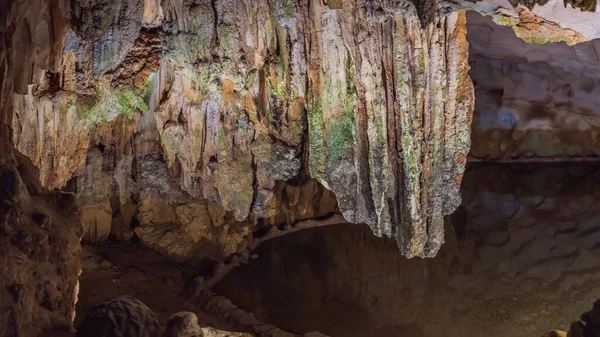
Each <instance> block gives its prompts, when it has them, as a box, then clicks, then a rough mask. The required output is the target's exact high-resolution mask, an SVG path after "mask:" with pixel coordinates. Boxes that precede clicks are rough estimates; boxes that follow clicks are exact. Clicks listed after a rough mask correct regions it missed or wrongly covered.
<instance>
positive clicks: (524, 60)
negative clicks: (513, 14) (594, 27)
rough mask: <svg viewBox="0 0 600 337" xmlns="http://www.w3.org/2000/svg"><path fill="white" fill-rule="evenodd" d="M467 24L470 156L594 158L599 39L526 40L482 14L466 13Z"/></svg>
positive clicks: (501, 158) (599, 78)
mask: <svg viewBox="0 0 600 337" xmlns="http://www.w3.org/2000/svg"><path fill="white" fill-rule="evenodd" d="M467 21H468V25H467V30H468V32H469V33H468V40H469V43H470V55H469V58H470V62H471V67H472V70H471V72H470V75H471V77H472V78H473V81H474V83H475V88H476V97H477V99H476V104H475V112H474V119H473V127H472V147H471V156H473V157H474V158H477V159H486V160H520V159H527V158H555V159H556V158H559V159H560V158H562V159H569V158H587V157H597V156H598V154H599V151H600V148H599V147H598V146H599V144H600V143H599V140H600V139H598V135H597V132H596V129H597V128H598V121H599V120H598V116H599V115H598V113H599V111H600V107H599V105H598V104H599V103H600V101H598V99H597V97H598V83H600V82H599V80H600V72H599V71H600V68H598V62H597V60H598V57H600V54H599V50H600V49H599V48H600V44H599V42H598V41H597V40H592V41H589V42H582V43H578V44H575V45H573V46H569V45H568V44H566V43H559V42H556V43H553V42H549V43H532V41H529V42H530V43H527V42H525V41H523V40H521V39H519V38H518V37H517V36H516V35H515V33H514V32H513V30H512V29H511V27H508V26H501V25H497V24H496V23H494V21H493V20H492V18H490V17H483V16H481V15H479V14H477V13H474V12H469V13H468V14H467ZM525 40H527V39H525ZM533 42H535V41H533ZM541 42H546V41H545V40H542V41H541ZM565 60H569V62H565Z"/></svg>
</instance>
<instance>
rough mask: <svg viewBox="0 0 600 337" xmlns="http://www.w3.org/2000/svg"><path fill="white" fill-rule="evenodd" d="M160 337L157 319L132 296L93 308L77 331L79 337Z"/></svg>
mask: <svg viewBox="0 0 600 337" xmlns="http://www.w3.org/2000/svg"><path fill="white" fill-rule="evenodd" d="M113 336H122V337H159V336H160V325H159V324H158V320H157V319H156V315H155V314H154V312H152V310H151V309H150V308H148V307H147V306H146V305H145V304H144V303H142V302H140V301H139V300H136V299H135V298H133V297H131V296H122V297H119V298H116V299H112V300H108V301H106V302H104V303H101V304H98V305H97V306H95V307H93V308H92V310H90V312H89V313H87V315H86V316H85V318H84V319H83V321H81V323H80V324H79V327H78V328H77V337H113Z"/></svg>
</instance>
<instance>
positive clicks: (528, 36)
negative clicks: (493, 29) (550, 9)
mask: <svg viewBox="0 0 600 337" xmlns="http://www.w3.org/2000/svg"><path fill="white" fill-rule="evenodd" d="M496 13H497V14H495V15H492V17H493V18H494V22H495V23H497V24H499V25H502V26H508V27H510V28H512V29H513V30H514V31H515V34H517V36H518V37H520V38H521V39H522V40H523V41H525V42H527V43H536V44H545V43H557V42H566V43H567V44H568V45H570V46H572V45H575V44H578V43H581V42H585V41H587V39H586V38H585V37H584V36H583V35H581V34H580V33H578V32H576V31H574V30H572V29H568V28H562V27H561V26H560V25H558V24H557V23H555V22H552V21H548V20H547V19H544V18H543V17H541V16H537V15H535V14H534V13H532V12H530V11H529V10H527V9H525V8H521V9H520V10H519V11H518V14H517V15H513V14H512V13H511V12H509V11H503V10H498V11H497V12H496Z"/></svg>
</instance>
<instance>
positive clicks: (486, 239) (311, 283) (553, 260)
mask: <svg viewBox="0 0 600 337" xmlns="http://www.w3.org/2000/svg"><path fill="white" fill-rule="evenodd" d="M599 185H600V164H598V163H565V164H471V165H469V167H468V169H467V172H466V174H465V177H464V182H463V188H462V191H461V193H462V195H463V203H462V205H461V206H460V207H459V209H458V210H457V211H456V212H455V213H454V214H453V215H452V216H449V217H446V243H445V244H444V246H443V248H442V250H441V252H440V254H439V255H438V256H437V257H435V258H433V259H406V258H404V257H402V256H401V255H400V253H399V252H398V249H397V247H396V243H395V241H394V240H391V239H380V238H376V237H375V236H373V235H372V233H371V232H370V231H369V229H368V227H366V226H360V225H335V226H330V227H323V228H318V229H311V230H306V231H300V232H297V233H293V234H290V235H287V236H284V237H280V238H277V239H274V240H271V241H268V242H265V243H264V244H263V245H261V246H260V247H259V248H258V249H257V250H256V253H257V255H258V258H257V259H254V260H251V261H250V263H249V264H248V265H246V266H243V267H240V268H238V269H236V270H235V271H234V272H233V273H231V274H230V275H229V276H227V277H226V278H225V279H224V280H223V281H221V283H220V284H218V285H217V287H216V291H217V292H218V293H220V294H223V295H224V296H226V297H228V298H230V299H231V300H232V301H233V302H234V303H236V304H237V305H238V306H240V307H242V308H243V309H245V310H247V311H251V312H253V313H254V314H255V315H256V316H257V318H259V319H261V320H262V321H265V322H269V323H272V324H274V325H276V326H278V327H280V328H282V329H284V330H287V331H290V332H294V333H305V332H308V331H313V330H318V331H321V332H323V333H325V334H328V335H330V336H351V337H366V336H417V337H418V336H449V337H452V336H491V337H496V336H497V337H505V336H515V337H520V336H523V337H525V336H541V335H542V334H543V333H544V332H546V331H549V330H552V329H554V328H557V327H568V326H569V324H570V320H571V319H572V318H577V317H578V316H579V315H580V314H581V313H582V312H585V311H586V310H588V309H589V307H590V305H591V303H592V302H593V299H595V298H597V297H599V296H600V284H598V282H597V280H598V278H600V250H598V248H600V227H599V225H598V224H599V223H600V207H598V205H599V203H600V189H598V186H599Z"/></svg>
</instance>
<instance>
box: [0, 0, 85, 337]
mask: <svg viewBox="0 0 600 337" xmlns="http://www.w3.org/2000/svg"><path fill="white" fill-rule="evenodd" d="M55 5H56V4H55V3H53V2H52V1H14V2H13V1H8V2H7V1H2V2H1V3H0V7H2V10H1V11H0V245H1V246H2V249H1V250H0V327H1V329H0V330H1V331H0V336H6V337H13V336H24V337H29V336H31V337H34V336H43V335H54V332H53V330H54V329H62V330H66V331H68V330H69V329H70V328H71V324H72V321H73V318H74V315H75V303H76V301H77V293H78V288H79V286H78V280H77V278H78V276H79V274H80V273H81V269H80V266H79V259H78V257H77V254H78V252H79V250H80V244H79V241H80V238H81V236H82V234H83V233H82V228H81V225H80V219H79V212H78V209H77V206H76V200H75V197H74V196H73V195H72V194H66V193H60V192H48V191H47V190H45V189H43V188H42V187H41V186H40V181H42V182H49V181H50V180H51V179H53V178H55V177H53V176H51V175H47V176H44V175H43V174H40V173H39V172H38V169H37V168H36V166H35V164H37V165H39V167H42V165H41V163H42V161H44V160H45V158H47V157H46V155H47V154H49V153H54V154H55V155H56V156H57V158H61V159H59V160H64V158H65V157H68V156H69V155H73V156H74V157H77V156H79V155H80V154H79V153H78V152H77V151H76V152H73V153H67V152H65V149H64V148H61V147H60V146H58V144H59V143H70V142H72V141H73V142H76V140H74V139H73V138H72V137H71V136H72V134H71V133H70V132H64V133H59V132H57V129H58V128H63V127H65V126H70V127H68V128H67V130H73V126H72V124H70V123H71V121H72V116H60V118H55V117H56V116H53V115H52V113H53V108H52V105H51V104H49V100H47V99H45V98H41V99H40V101H35V102H34V101H33V100H31V99H29V98H31V97H32V96H31V95H29V96H23V98H24V99H22V100H17V99H15V100H13V98H15V96H14V93H15V92H18V93H21V94H27V93H28V90H30V88H28V86H27V84H28V83H31V81H32V80H33V78H34V77H37V76H38V75H39V74H40V72H43V70H49V71H56V69H57V68H58V65H59V64H60V61H59V60H60V57H59V55H60V50H61V46H60V42H59V41H60V40H61V37H62V36H63V33H64V17H63V16H62V15H60V11H59V10H58V8H57V7H55ZM33 104H39V106H38V107H39V109H36V116H40V119H43V120H45V122H44V123H40V124H38V125H41V126H42V129H41V130H40V132H39V133H35V136H34V137H33V138H31V139H29V141H28V142H27V143H26V144H25V143H23V144H21V145H22V146H23V147H29V148H30V149H31V153H32V156H31V160H30V159H29V158H25V157H23V156H21V155H19V154H18V153H17V152H16V151H14V147H13V145H14V144H13V142H12V135H13V134H14V133H15V132H20V130H14V129H12V116H13V106H17V107H18V108H19V109H20V111H21V112H25V111H26V110H27V109H30V106H31V105H33ZM21 109H22V110H21ZM23 121H24V123H29V121H30V120H27V121H25V119H24V120H23ZM32 136H33V134H32ZM84 150H85V149H84ZM83 155H84V156H85V151H83ZM74 159H75V160H77V158H74ZM32 161H33V162H34V163H32ZM53 163H54V162H53V161H45V164H46V165H47V166H46V165H45V166H43V170H47V171H46V172H51V171H52V170H54V172H60V171H61V170H63V169H65V170H68V169H69V167H68V165H65V166H64V167H62V168H61V167H59V166H58V165H56V166H55V165H54V164H53ZM64 164H65V163H64V162H63V165H64Z"/></svg>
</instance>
